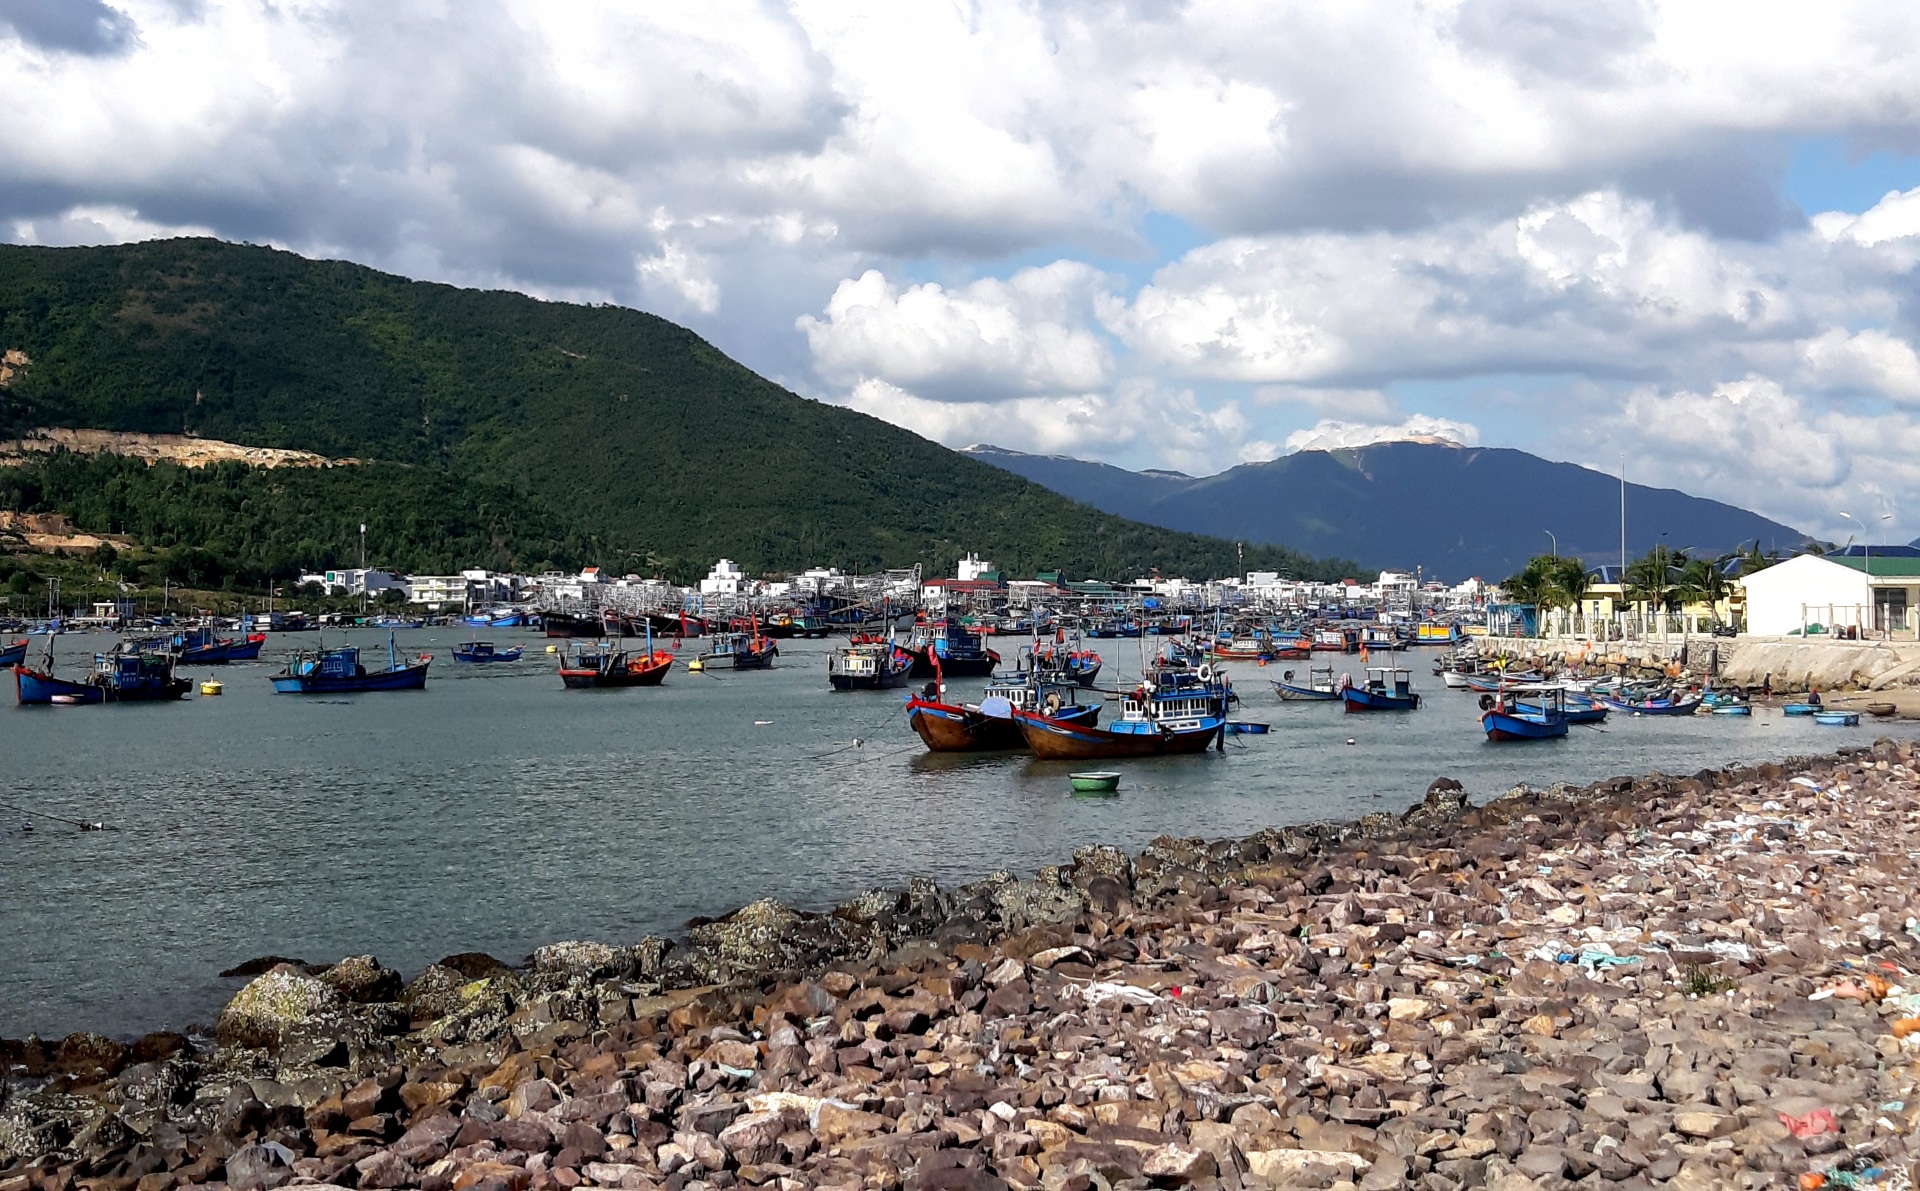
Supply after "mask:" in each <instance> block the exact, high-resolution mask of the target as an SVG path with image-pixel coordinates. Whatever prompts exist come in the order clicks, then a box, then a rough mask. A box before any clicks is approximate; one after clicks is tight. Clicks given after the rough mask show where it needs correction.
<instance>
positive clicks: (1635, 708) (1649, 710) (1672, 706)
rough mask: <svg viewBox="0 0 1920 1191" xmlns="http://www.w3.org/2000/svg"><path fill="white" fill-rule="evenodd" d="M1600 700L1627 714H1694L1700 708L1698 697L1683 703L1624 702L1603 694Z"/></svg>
mask: <svg viewBox="0 0 1920 1191" xmlns="http://www.w3.org/2000/svg"><path fill="white" fill-rule="evenodd" d="M1600 702H1602V703H1604V704H1606V705H1607V706H1608V707H1609V708H1611V709H1613V710H1614V711H1618V712H1621V713H1622V714H1625V715H1692V714H1693V713H1694V712H1696V711H1698V710H1700V700H1698V699H1693V700H1691V701H1688V702H1683V703H1622V702H1620V701H1619V700H1618V699H1609V698H1607V697H1606V696H1605V695H1602V696H1600Z"/></svg>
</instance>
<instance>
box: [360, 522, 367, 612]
mask: <svg viewBox="0 0 1920 1191" xmlns="http://www.w3.org/2000/svg"><path fill="white" fill-rule="evenodd" d="M366 614H367V523H366V522H364V521H362V522H361V523H360V615H362V616H365V615H366Z"/></svg>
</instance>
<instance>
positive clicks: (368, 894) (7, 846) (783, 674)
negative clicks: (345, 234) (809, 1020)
mask: <svg viewBox="0 0 1920 1191" xmlns="http://www.w3.org/2000/svg"><path fill="white" fill-rule="evenodd" d="M467 635H468V634H467V633H466V631H464V630H461V629H439V630H424V631H416V632H408V633H402V634H401V635H400V647H401V649H402V650H404V651H406V652H421V651H431V652H433V653H434V654H435V655H436V658H437V660H436V661H435V663H434V667H433V678H432V680H431V681H430V682H429V684H428V689H427V690H426V691H425V692H422V693H395V694H369V695H357V696H345V697H338V698H301V697H295V696H285V695H274V694H273V693H272V691H271V688H270V686H269V685H268V682H267V675H268V674H269V673H271V672H272V671H273V670H275V669H277V668H278V667H279V664H280V660H281V656H282V655H283V654H284V652H285V651H286V650H288V649H292V648H295V647H297V646H300V645H302V644H311V638H310V637H308V638H302V637H300V636H295V635H285V636H282V635H275V636H274V637H272V638H271V639H270V641H269V643H268V647H267V650H266V651H265V652H266V657H267V658H270V659H271V660H263V661H262V662H261V663H259V664H254V665H238V666H230V667H221V668H204V667H203V668H195V669H194V670H192V671H191V676H192V677H193V678H195V679H196V680H198V679H200V678H203V677H207V676H208V675H209V674H210V673H213V674H216V675H217V676H218V677H219V678H221V679H222V680H223V681H224V682H225V684H226V693H225V694H224V695H222V696H221V697H220V698H199V697H197V696H196V697H194V698H192V699H190V700H188V701H186V702H184V703H181V704H176V705H152V706H137V705H135V706H124V707H122V706H113V707H97V708H64V707H60V708H8V709H6V710H4V711H0V742H3V743H4V745H5V755H6V757H7V765H6V775H7V776H6V778H5V781H4V785H3V786H0V802H5V803H9V804H14V805H16V806H24V807H27V808H29V809H30V810H31V811H32V812H33V813H34V816H37V817H36V818H35V830H34V831H33V832H32V833H31V834H28V833H24V832H23V831H22V830H21V822H22V820H23V819H24V818H28V817H32V816H27V815H23V814H22V813H20V812H19V811H16V810H4V811H0V824H4V827H5V830H4V832H0V1034H4V1035H9V1036H19V1035H21V1034H24V1033H26V1032H28V1031H35V1032H38V1033H41V1034H43V1035H58V1034H62V1033H65V1032H68V1031H71V1030H75V1029H97V1030H101V1031H103V1032H106V1033H112V1034H118V1035H125V1034H132V1033H137V1032H140V1031H144V1030H148V1029H157V1028H162V1027H178V1026H181V1025H183V1024H185V1023H187V1022H190V1021H199V1022H206V1021H210V1020H211V1018H212V1015H213V1013H214V1011H215V1010H216V1009H217V1007H218V1006H219V1005H220V1004H221V1003H222V1002H223V1001H224V1000H225V998H226V997H227V996H229V995H231V992H232V990H233V989H234V988H236V987H237V986H238V983H239V982H238V981H232V980H221V979H220V978H219V977H218V975H217V973H218V972H219V971H220V970H221V969H223V968H226V967H229V966H231V965H233V964H235V963H238V962H239V961H241V960H244V959H247V958H250V957H252V956H256V955H262V954H269V953H272V954H282V955H292V956H298V957H301V958H304V959H306V960H309V961H314V962H320V961H325V960H331V959H334V958H337V957H339V956H341V955H347V954H357V953H363V952H369V951H371V952H373V953H374V954H376V955H378V956H379V957H380V959H381V960H383V961H384V962H386V963H389V964H392V965H394V966H396V967H399V968H401V969H402V970H403V971H406V972H408V973H409V974H411V973H412V972H413V971H414V970H417V969H418V968H419V967H421V966H422V965H424V964H426V963H429V962H431V961H432V960H434V959H436V958H438V957H440V956H442V955H446V954H449V953H452V952H456V951H466V950H483V951H488V952H491V953H493V954H496V955H499V956H501V957H503V958H507V959H518V958H519V957H521V956H523V955H524V954H526V952H528V951H529V950H531V949H532V948H533V947H536V946H538V945H540V944H542V943H546V942H551V941H553V940H556V939H562V938H574V937H589V938H600V939H606V940H609V941H628V940H632V939H635V938H638V937H639V936H641V935H644V934H647V933H650V932H671V931H674V930H677V929H679V928H680V927H681V926H683V925H684V923H685V922H686V920H687V919H688V918H689V917H692V916H694V915H700V914H717V913H722V912H725V911H726V910H729V909H731V908H733V907H734V906H737V905H739V904H741V903H742V902H745V901H749V900H751V899H753V898H756V897H761V896H765V895H773V896H777V897H780V898H782V899H784V900H787V901H789V902H793V903H795V904H799V905H803V906H816V907H817V906H825V905H828V904H831V903H833V902H835V901H838V900H841V899H843V898H845V897H847V896H849V895H851V894H853V893H856V892H858V891H860V890H861V889H863V888H866V887H869V886H872V885H880V884H886V885H891V884H897V883H899V882H901V881H903V880H904V879H905V878H906V877H908V876H911V875H915V874H924V875H928V876H932V877H934V878H936V879H938V880H940V881H942V882H943V883H955V882H963V881H967V880H972V879H975V878H978V877H980V876H983V875H985V874H986V873H989V872H991V871H993V870H995V869H999V868H1008V869H1012V870H1014V871H1016V872H1019V873H1021V874H1023V875H1030V874H1031V873H1032V872H1033V871H1034V870H1036V869H1037V868H1039V867H1040V866H1041V865H1044V864H1050V863H1054V862H1057V861H1062V860H1065V859H1067V858H1068V857H1069V856H1070V855H1071V853H1072V851H1073V849H1074V848H1075V847H1077V846H1078V845H1081V844H1085V843H1090V842H1096V841H1098V842H1110V843H1118V844H1123V845H1128V846H1138V845H1140V844H1142V843H1144V842H1145V841H1146V840H1148V839H1151V838H1152V837H1154V836H1156V835H1160V834H1162V833H1171V834H1179V835H1206V836H1220V835H1228V834H1244V833H1246V832H1250V831H1253V830H1255V829H1258V828H1260V827H1262V826H1267V825H1271V824H1279V823H1289V822H1300V821H1305V820H1312V819H1324V818H1347V817H1352V816H1356V815H1360V814H1366V813H1368V812H1371V811H1375V810H1382V809H1386V810H1400V809H1403V808H1404V807H1405V806H1407V805H1408V804H1409V803H1411V802H1414V801H1417V800H1418V799H1419V798H1420V796H1421V794H1422V793H1423V791H1424V790H1425V788H1426V786H1427V783H1428V782H1430V781H1431V780H1432V779H1433V778H1434V777H1436V776H1439V775H1442V774H1445V775H1450V776H1453V777H1456V778H1459V779H1460V780H1461V781H1462V782H1464V783H1465V784H1466V786H1467V788H1468V789H1469V790H1470V791H1472V792H1473V793H1474V794H1475V795H1476V797H1477V798H1484V797H1485V796H1487V795H1489V794H1491V793H1494V792H1496V791H1498V790H1502V789H1505V788H1507V787H1509V786H1511V785H1513V784H1515V783H1517V782H1521V781H1526V782H1531V783H1534V784H1536V785H1544V784H1547V783H1551V782H1554V781H1562V780H1565V781H1587V780H1592V779H1594V778H1598V777H1604V776H1608V775H1612V774H1620V773H1642V772H1646V771H1649V770H1656V769H1657V770H1663V771H1666V772H1670V773H1687V772H1692V771H1694V770H1697V769H1700V768H1703V767H1708V766H1718V765H1722V764H1726V763H1728V762H1733V761H1757V760H1764V759H1768V758H1774V757H1780V756H1785V755H1788V754H1792V753H1807V752H1819V751H1826V750H1830V749H1833V748H1835V747H1838V746H1839V745H1841V744H1842V743H1848V742H1853V743H1865V742H1867V741H1869V740H1871V739H1872V738H1873V737H1874V736H1875V735H1877V734H1881V733H1893V734H1912V732H1913V729H1914V727H1915V725H1908V724H1899V723H1888V724H1874V725H1871V726H1869V727H1862V728H1860V729H1855V730H1845V729H1833V728H1821V727H1818V726H1816V725H1814V724H1813V723H1811V722H1810V721H1806V720H1797V719H1796V720H1789V719H1786V718H1784V717H1782V716H1780V715H1778V713H1775V712H1766V711H1762V712H1760V713H1759V714H1757V715H1755V716H1754V717H1753V718H1751V719H1733V718H1728V717H1711V716H1705V715H1702V716H1698V717H1695V718H1690V719H1677V720H1663V719H1636V720H1621V719H1620V718H1619V717H1618V716H1616V717H1614V722H1612V723H1610V724H1608V725H1607V726H1606V729H1605V730H1604V731H1596V730H1584V729H1579V728H1576V729H1575V730H1574V734H1573V735H1572V736H1570V737H1569V738H1567V739H1566V740H1563V741H1556V742H1546V743H1541V744H1534V745H1504V746H1502V745H1489V744H1487V743H1486V742H1485V741H1484V739H1483V738H1482V736H1481V734H1480V732H1479V728H1478V723H1477V716H1478V710H1477V708H1476V706H1475V697H1474V696H1472V695H1470V694H1467V693H1465V692H1454V691H1446V690H1443V689H1442V688H1441V686H1440V683H1439V680H1438V679H1435V678H1432V677H1430V676H1429V674H1428V669H1429V660H1428V654H1426V653H1424V652H1422V651H1415V652H1413V653H1412V654H1410V655H1408V657H1409V659H1410V660H1409V664H1410V666H1411V667H1412V668H1413V669H1414V671H1415V688H1416V689H1418V690H1421V691H1423V692H1424V693H1425V694H1426V695H1427V706H1426V707H1425V708H1424V709H1423V710H1421V711H1419V712H1415V713H1411V714H1403V715H1388V714H1380V715H1373V716H1351V715H1342V714H1341V713H1340V710H1339V708H1338V706H1337V705H1324V704H1281V703H1279V702H1278V701H1277V700H1275V699H1274V697H1273V695H1272V692H1271V689H1270V688H1269V687H1268V686H1267V682H1266V679H1267V677H1269V676H1270V675H1271V676H1273V677H1278V675H1279V672H1280V670H1281V669H1283V668H1284V667H1279V666H1276V667H1271V668H1269V669H1268V670H1260V669H1257V668H1255V667H1253V666H1251V665H1241V666H1236V667H1234V668H1233V669H1234V674H1235V680H1236V683H1237V685H1238V686H1239V689H1240V691H1241V693H1242V695H1243V697H1244V699H1245V705H1244V706H1243V708H1242V709H1241V711H1240V712H1239V716H1240V718H1244V719H1256V720H1264V721H1268V722H1271V723H1272V724H1273V732H1272V734H1270V735H1268V736H1265V737H1239V738H1235V739H1234V740H1233V741H1230V742H1229V747H1228V751H1227V752H1226V753H1225V754H1213V753H1209V754H1207V755H1204V756H1200V757H1175V758H1166V759H1161V760H1153V761H1144V762H1122V763H1119V764H1117V765H1115V766H1113V767H1114V768H1118V769H1120V770H1122V771H1123V773H1124V775H1125V776H1124V779H1123V783H1122V787H1121V792H1120V794H1119V796H1118V797H1115V798H1111V799H1099V800H1089V799H1076V798H1073V797H1071V796H1070V795H1069V794H1068V792H1067V781H1066V774H1067V771H1068V769H1069V768H1071V767H1070V766H1067V765H1063V764H1043V763H1039V762H1035V761H1032V760H1031V759H1029V758H1026V757H1017V756H985V757H967V756H955V755H947V756H940V757H934V756H928V755H927V754H925V753H924V752H923V750H922V749H921V747H920V743H919V740H918V738H916V737H915V736H914V735H913V734H912V732H911V731H910V730H909V729H908V727H907V726H906V720H905V716H904V715H903V714H902V709H901V699H902V693H901V692H898V691H886V692H864V693H843V694H836V693H834V692H832V691H830V690H829V689H828V687H827V681H826V661H825V656H826V652H827V649H828V643H826V642H805V641H794V642H783V643H782V645H781V653H782V657H781V659H780V662H779V663H778V665H777V668H775V669H774V670H771V671H767V672H762V673H742V674H734V673H732V672H730V671H716V672H714V673H712V674H709V675H700V674H690V673H687V672H685V671H683V670H678V669H676V671H675V672H674V673H673V674H672V675H671V676H670V677H669V678H668V680H667V682H666V684H665V685H664V686H662V687H659V688H656V689H642V690H627V691H562V690H561V689H560V683H559V679H558V678H557V677H556V676H555V675H554V673H553V659H552V658H550V657H549V656H548V655H546V654H545V653H544V652H543V650H544V648H545V646H546V642H545V641H544V640H542V639H540V638H538V637H535V636H533V635H532V634H517V633H501V632H495V633H493V634H491V636H492V638H493V639H494V640H495V641H497V642H499V643H501V644H506V643H509V642H510V641H523V642H524V643H525V644H526V645H527V646H528V647H529V649H528V655H527V658H526V659H525V660H523V661H521V662H519V663H515V664H511V665H496V666H480V667H475V666H462V665H458V664H456V663H454V662H453V661H452V660H451V658H450V657H449V656H448V649H449V647H450V646H451V645H452V644H454V643H455V642H457V641H460V640H464V639H466V637H467ZM333 639H335V640H337V639H338V635H337V634H336V635H334V637H333ZM358 640H359V643H360V644H361V645H362V646H363V647H367V648H369V649H370V650H371V649H372V648H373V647H374V645H375V642H376V640H377V641H378V642H379V644H380V645H381V646H384V642H385V638H384V636H383V635H382V636H378V637H376V635H375V634H372V633H367V634H362V635H360V636H359V637H358ZM106 643H107V639H106V638H103V637H95V638H85V637H65V638H61V639H60V651H61V654H62V656H63V657H65V658H68V659H74V660H77V659H79V658H80V657H81V656H82V655H83V654H86V653H91V652H92V651H93V650H94V649H98V648H104V647H105V645H106ZM1100 647H1101V651H1102V652H1103V653H1104V654H1105V655H1106V657H1107V659H1108V673H1107V674H1104V675H1103V676H1102V679H1103V685H1112V684H1113V683H1115V682H1117V681H1119V674H1117V673H1116V672H1119V673H1125V674H1130V673H1131V672H1133V671H1134V670H1136V669H1137V657H1136V655H1137V652H1138V647H1137V643H1135V642H1130V641H1108V642H1101V643H1100ZM684 656H688V657H691V656H692V650H691V649H689V650H687V651H685V653H684ZM1348 661H1349V662H1350V663H1353V668H1355V669H1357V662H1358V659H1348ZM1296 668H1298V669H1304V665H1297V666H1296ZM953 685H954V687H955V689H956V690H967V689H970V688H972V687H975V686H977V683H976V684H967V683H960V682H956V683H954V684H953ZM969 697H971V696H969ZM856 737H857V738H859V739H860V740H861V741H862V743H861V744H860V745H858V746H857V747H856V746H854V745H853V744H852V741H853V740H854V738H856ZM1349 739H1351V741H1352V743H1351V744H1349V743H1348V742H1349ZM48 815H62V816H68V817H71V818H76V819H85V820H100V821H104V822H106V823H108V824H110V825H111V826H112V828H113V830H110V831H106V832H100V833H81V832H78V831H74V830H72V829H70V828H66V827H64V826H62V825H61V824H58V823H56V822H54V821H52V820H51V819H49V818H47V817H46V816H48Z"/></svg>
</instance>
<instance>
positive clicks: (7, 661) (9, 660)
mask: <svg viewBox="0 0 1920 1191" xmlns="http://www.w3.org/2000/svg"><path fill="white" fill-rule="evenodd" d="M26 660H27V639H26V638H25V637H22V638H20V639H19V640H18V641H15V642H14V643H13V644H12V645H0V666H18V665H19V664H20V663H21V662H24V661H26Z"/></svg>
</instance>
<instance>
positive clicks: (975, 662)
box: [907, 649, 1000, 678]
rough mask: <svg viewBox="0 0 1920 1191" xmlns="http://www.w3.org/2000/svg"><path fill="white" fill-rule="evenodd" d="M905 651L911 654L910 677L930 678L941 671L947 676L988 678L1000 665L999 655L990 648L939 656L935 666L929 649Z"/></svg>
mask: <svg viewBox="0 0 1920 1191" xmlns="http://www.w3.org/2000/svg"><path fill="white" fill-rule="evenodd" d="M907 652H908V653H910V654H912V655H913V670H912V671H911V672H910V674H909V677H912V678H932V677H934V676H935V675H936V674H941V673H944V674H945V675H946V676H947V677H948V678H989V677H991V676H992V675H993V672H994V671H995V670H997V669H999V667H1000V655H999V654H997V653H995V652H994V651H993V650H991V649H989V650H987V651H985V652H984V653H981V654H979V655H969V656H967V657H958V658H941V659H940V665H939V666H938V667H937V668H936V667H935V666H934V664H933V651H932V650H931V649H908V650H907Z"/></svg>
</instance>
